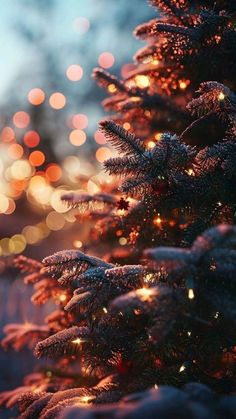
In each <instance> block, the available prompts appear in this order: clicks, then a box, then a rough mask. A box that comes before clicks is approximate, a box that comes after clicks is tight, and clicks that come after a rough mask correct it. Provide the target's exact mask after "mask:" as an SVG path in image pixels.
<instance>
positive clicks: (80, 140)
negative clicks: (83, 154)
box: [69, 129, 86, 147]
mask: <svg viewBox="0 0 236 419" xmlns="http://www.w3.org/2000/svg"><path fill="white" fill-rule="evenodd" d="M69 140H70V143H71V144H72V145H75V146H77V147H78V146H81V145H83V144H84V143H85V141H86V134H85V132H84V131H82V130H81V129H74V130H73V131H71V133H70V135H69Z"/></svg>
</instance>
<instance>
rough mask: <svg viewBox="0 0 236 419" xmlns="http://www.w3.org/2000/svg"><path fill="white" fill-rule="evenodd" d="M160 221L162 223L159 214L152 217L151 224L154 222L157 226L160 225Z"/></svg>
mask: <svg viewBox="0 0 236 419" xmlns="http://www.w3.org/2000/svg"><path fill="white" fill-rule="evenodd" d="M161 223H162V219H161V217H160V216H159V215H158V216H157V217H156V218H154V220H153V224H155V225H156V226H157V227H160V226H161Z"/></svg>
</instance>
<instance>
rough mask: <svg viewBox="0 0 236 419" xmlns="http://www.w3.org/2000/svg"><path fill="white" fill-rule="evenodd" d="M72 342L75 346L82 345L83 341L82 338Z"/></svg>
mask: <svg viewBox="0 0 236 419" xmlns="http://www.w3.org/2000/svg"><path fill="white" fill-rule="evenodd" d="M71 342H72V343H74V344H75V345H80V344H81V343H82V340H81V339H80V338H76V339H74V340H72V341H71Z"/></svg>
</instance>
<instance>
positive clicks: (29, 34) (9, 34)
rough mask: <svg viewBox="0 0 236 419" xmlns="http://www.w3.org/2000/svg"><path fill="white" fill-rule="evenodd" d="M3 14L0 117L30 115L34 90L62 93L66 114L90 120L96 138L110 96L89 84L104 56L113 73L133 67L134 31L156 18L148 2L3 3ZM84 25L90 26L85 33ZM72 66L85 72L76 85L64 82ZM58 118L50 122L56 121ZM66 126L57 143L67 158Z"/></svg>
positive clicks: (24, 0) (28, 0) (68, 0)
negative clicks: (111, 62)
mask: <svg viewBox="0 0 236 419" xmlns="http://www.w3.org/2000/svg"><path fill="white" fill-rule="evenodd" d="M0 9H1V24H0V37H1V40H2V43H1V60H0V107H1V113H2V114H4V115H7V116H6V117H7V118H11V115H12V114H14V112H16V111H17V110H19V109H22V110H27V106H28V105H29V104H28V102H27V94H28V92H29V91H30V90H31V89H33V88H35V87H40V88H43V90H45V91H46V93H47V96H46V99H47V101H48V98H49V96H50V94H51V93H53V92H54V91H59V92H62V93H63V94H64V95H65V96H66V98H67V105H66V108H65V110H64V111H63V112H64V113H67V114H68V116H69V115H70V113H71V112H72V113H84V114H86V115H88V117H89V121H90V124H89V127H88V132H89V134H90V135H92V133H93V132H94V131H95V130H96V125H97V121H98V120H99V119H100V118H101V117H102V116H103V115H104V111H103V109H102V107H101V105H100V102H101V100H102V99H103V98H104V97H105V96H106V94H105V93H104V92H102V91H101V90H100V89H99V88H98V87H97V86H96V84H95V82H94V81H93V80H92V79H91V72H92V69H93V68H94V67H97V66H98V57H99V55H100V54H101V53H102V52H104V51H106V52H109V53H111V54H112V55H113V56H114V59H115V62H114V65H113V66H112V67H111V68H109V69H108V70H109V71H111V72H112V73H115V74H118V75H119V73H120V68H121V67H122V65H123V64H125V63H127V62H132V57H133V54H134V53H135V52H136V51H137V49H138V48H139V47H141V46H142V43H141V42H139V41H137V40H136V39H134V37H133V35H132V31H133V29H134V28H135V27H136V25H137V24H139V23H142V22H144V21H146V20H148V19H149V18H151V17H153V15H154V12H153V10H152V9H151V8H150V7H149V6H148V5H147V2H146V0H132V1H131V0H130V1H128V0H119V1H118V0H66V1H64V0H11V1H9V0H2V1H1V6H0ZM81 18H82V21H81ZM83 20H84V21H85V22H89V28H88V30H87V31H85V30H84V31H83V30H82V29H83ZM78 22H79V23H78ZM81 22H82V23H81ZM71 64H79V65H80V66H81V67H82V68H83V78H82V79H81V80H80V81H79V82H77V83H74V82H71V81H69V80H68V78H67V77H66V70H67V68H68V66H70V65H71ZM54 114H55V113H54ZM54 114H52V115H51V121H53V118H54V116H55V118H57V119H58V114H57V115H54ZM63 124H64V120H63V119H62V118H60V121H59V127H60V128H59V134H58V142H59V143H60V144H61V147H60V149H61V153H67V151H68V148H69V147H70V145H68V142H66V141H65V140H64V138H65V132H64V128H63ZM69 151H72V150H69Z"/></svg>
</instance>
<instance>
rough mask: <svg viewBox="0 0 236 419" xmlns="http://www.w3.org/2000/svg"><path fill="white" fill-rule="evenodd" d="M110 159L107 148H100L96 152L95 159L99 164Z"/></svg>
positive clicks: (109, 152) (109, 151)
mask: <svg viewBox="0 0 236 419" xmlns="http://www.w3.org/2000/svg"><path fill="white" fill-rule="evenodd" d="M110 157H111V150H110V149H109V148H107V147H100V148H98V150H97V151H96V159H97V161H99V163H103V162H104V160H107V159H109V158H110Z"/></svg>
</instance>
